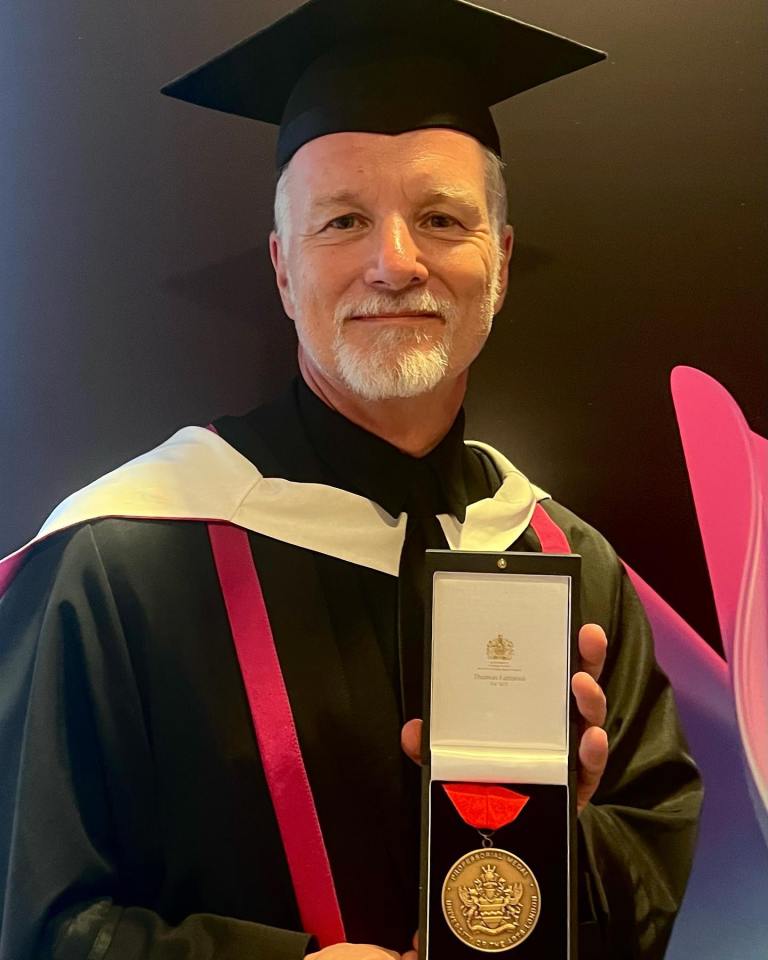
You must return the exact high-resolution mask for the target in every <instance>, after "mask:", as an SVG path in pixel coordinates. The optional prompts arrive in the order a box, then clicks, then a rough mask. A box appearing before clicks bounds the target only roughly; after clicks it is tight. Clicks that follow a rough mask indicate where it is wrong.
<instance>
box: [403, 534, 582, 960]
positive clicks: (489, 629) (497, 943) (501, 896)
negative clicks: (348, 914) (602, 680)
mask: <svg viewBox="0 0 768 960" xmlns="http://www.w3.org/2000/svg"><path fill="white" fill-rule="evenodd" d="M580 565H581V558H580V557H578V556H575V555H553V554H538V553H478V552H472V551H454V550H428V551H427V554H426V568H427V578H428V589H427V601H428V602H427V605H426V620H425V692H424V733H423V740H422V753H423V761H424V766H423V786H422V841H421V920H420V925H419V929H420V942H419V951H420V957H421V960H472V958H474V960H477V958H478V955H479V954H480V953H508V954H509V955H510V957H513V958H514V960H575V958H576V935H575V931H576V917H577V912H578V911H577V904H576V876H577V873H576V758H577V747H578V732H577V713H576V708H575V704H574V702H573V698H572V696H571V690H570V686H571V676H572V674H573V672H575V671H576V670H577V669H578V648H577V636H578V628H579V626H580V623H579V613H578V596H579V574H580Z"/></svg>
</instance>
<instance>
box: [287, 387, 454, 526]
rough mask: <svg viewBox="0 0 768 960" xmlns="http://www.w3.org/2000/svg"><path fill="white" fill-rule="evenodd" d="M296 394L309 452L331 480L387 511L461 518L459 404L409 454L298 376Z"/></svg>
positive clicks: (397, 514) (394, 513)
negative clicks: (427, 444) (419, 449)
mask: <svg viewBox="0 0 768 960" xmlns="http://www.w3.org/2000/svg"><path fill="white" fill-rule="evenodd" d="M296 395H297V400H298V405H299V416H300V418H301V421H302V423H303V424H304V427H305V429H306V431H307V435H308V437H309V440H310V442H311V443H312V445H313V447H314V450H315V454H316V455H317V456H318V457H319V459H320V460H322V461H323V463H324V465H325V467H326V468H327V469H328V470H329V472H330V473H331V475H332V476H333V480H334V483H335V484H336V485H337V486H340V487H343V488H344V489H347V490H349V491H350V492H352V493H357V494H359V495H360V496H364V497H367V498H368V499H369V500H373V501H374V502H376V503H378V504H379V505H380V506H382V507H383V508H384V509H385V510H386V511H387V513H389V514H390V515H391V516H393V517H397V516H399V514H400V513H403V512H406V513H411V514H416V515H421V516H427V515H432V516H434V515H435V514H437V513H449V514H453V515H454V516H455V517H457V518H458V519H459V520H460V521H463V520H464V516H465V514H466V508H467V503H468V499H467V483H466V478H465V470H466V469H467V467H468V466H469V465H468V464H467V459H468V455H470V456H471V454H469V451H467V450H466V448H465V446H464V411H463V410H461V411H459V414H458V416H457V417H456V419H455V421H454V422H453V424H452V426H451V428H450V430H449V431H448V433H447V434H446V435H445V436H444V437H443V439H442V440H441V441H440V443H439V444H438V445H437V446H436V447H435V448H434V449H433V450H431V451H430V452H429V453H428V454H426V455H425V456H423V457H412V456H410V454H407V453H403V452H402V451H401V450H398V449H397V447H395V446H393V445H392V444H391V443H387V441H386V440H382V439H381V437H377V436H375V434H372V433H369V432H368V431H367V430H364V429H363V428H362V427H359V426H357V425H356V424H354V423H352V422H351V421H350V420H347V419H346V417H343V416H342V415H341V414H340V413H337V412H336V411H335V410H332V409H331V408H330V407H328V406H327V405H326V404H325V403H324V402H323V401H322V400H321V399H320V398H319V397H317V396H316V395H315V394H314V393H313V392H312V391H311V390H310V389H309V387H308V386H307V385H306V384H305V383H304V381H303V380H299V381H298V383H297V389H296Z"/></svg>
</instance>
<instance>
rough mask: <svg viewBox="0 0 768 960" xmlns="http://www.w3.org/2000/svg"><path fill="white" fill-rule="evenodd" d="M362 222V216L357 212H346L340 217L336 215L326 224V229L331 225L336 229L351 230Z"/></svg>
mask: <svg viewBox="0 0 768 960" xmlns="http://www.w3.org/2000/svg"><path fill="white" fill-rule="evenodd" d="M359 223H360V217H359V216H358V215H357V214H356V213H345V214H343V215H342V216H340V217H334V218H333V220H331V221H329V222H328V224H327V225H326V229H327V228H328V227H331V228H332V229H334V230H351V229H352V228H353V227H355V226H357V225H358V224H359Z"/></svg>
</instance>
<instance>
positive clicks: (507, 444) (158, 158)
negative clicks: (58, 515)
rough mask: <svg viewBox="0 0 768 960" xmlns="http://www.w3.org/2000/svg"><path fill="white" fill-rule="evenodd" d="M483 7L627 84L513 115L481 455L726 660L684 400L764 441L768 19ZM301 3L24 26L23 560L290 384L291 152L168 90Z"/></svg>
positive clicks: (663, 10) (84, 4)
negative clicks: (490, 450)
mask: <svg viewBox="0 0 768 960" xmlns="http://www.w3.org/2000/svg"><path fill="white" fill-rule="evenodd" d="M487 2H488V5H490V6H494V7H495V8H497V9H499V10H504V11H505V12H507V13H510V14H511V15H514V16H519V17H520V18H521V19H523V20H530V21H532V22H535V23H538V24H540V25H542V26H545V27H548V28H550V29H553V30H555V31H557V32H561V33H564V34H566V35H569V36H573V37H574V38H575V39H579V40H582V41H584V42H587V43H591V44H593V45H595V46H598V47H602V48H604V49H606V50H608V51H609V52H610V58H609V60H608V61H607V62H606V63H604V64H601V65H598V66H596V67H592V68H590V69H589V70H586V71H583V72H582V73H580V74H577V75H575V76H573V77H570V78H565V79H563V80H560V81H557V82H555V83H552V84H550V85H548V86H546V87H543V88H541V89H538V90H534V91H531V92H529V93H527V94H525V95H523V96H521V97H519V98H518V99H517V100H516V101H511V102H509V103H507V104H505V105H503V106H502V107H500V108H498V110H497V120H498V124H499V127H500V130H501V133H502V139H503V145H504V149H505V152H506V157H507V159H508V161H509V169H508V174H509V177H508V179H509V183H510V193H511V209H512V221H513V222H514V224H515V226H516V229H517V236H518V247H517V255H516V257H515V261H514V265H513V270H512V285H511V291H510V296H509V299H508V303H507V306H506V307H505V309H504V311H503V313H502V315H501V316H500V318H499V320H498V322H497V326H496V329H495V331H494V333H493V335H492V339H491V344H490V346H489V348H488V349H487V350H486V352H485V354H484V355H483V357H482V358H481V359H480V361H479V362H478V364H477V367H476V370H475V373H474V375H473V380H472V387H471V394H470V397H469V400H468V413H469V423H470V435H473V436H477V437H479V438H482V439H486V440H488V441H490V442H492V443H495V444H496V445H498V446H499V447H501V448H502V449H503V450H504V451H505V452H506V453H507V455H508V456H509V457H510V458H511V459H512V460H513V461H514V462H515V463H517V464H518V465H519V466H520V467H521V468H522V469H524V470H525V471H526V472H527V473H528V474H529V475H530V476H531V477H532V478H533V479H534V480H535V481H536V482H538V483H539V484H540V485H542V486H544V487H545V488H547V489H549V490H550V491H551V492H552V493H553V494H554V495H555V496H556V497H557V498H558V499H560V500H561V501H563V502H564V503H566V504H567V505H569V506H571V507H572V508H573V509H575V510H576V511H577V512H579V513H581V514H582V515H583V516H585V517H586V518H588V519H589V520H591V521H592V522H593V523H594V524H595V525H596V526H598V527H599V528H600V529H601V530H603V532H605V533H606V534H607V535H608V536H609V538H610V539H611V540H612V541H613V542H614V544H615V545H616V546H617V548H618V549H619V551H620V553H621V554H622V555H623V556H624V557H625V558H626V559H627V560H628V561H629V562H630V563H631V564H632V565H633V566H634V567H635V568H636V569H637V570H638V571H639V572H640V573H641V574H642V575H643V576H644V577H645V578H646V579H647V580H649V581H650V582H651V583H652V584H653V586H654V587H655V588H656V589H657V590H658V591H659V592H660V593H661V594H662V595H663V596H665V597H666V598H667V599H668V600H669V601H670V602H671V603H672V604H673V605H674V606H675V607H676V608H677V609H678V610H679V611H680V612H681V613H682V614H683V616H685V617H686V618H687V619H688V620H689V621H690V622H691V623H692V625H693V626H694V627H696V628H697V629H698V630H699V631H700V632H702V633H703V635H704V636H705V637H706V638H707V639H708V640H709V641H710V642H712V643H714V644H715V645H717V644H718V642H719V641H718V636H717V628H716V622H715V618H714V612H713V607H712V602H711V599H710V596H709V589H708V583H707V575H706V569H705V566H704V561H703V555H702V552H701V547H700V541H699V536H698V532H697V526H696V521H695V516H694V512H693V507H692V501H691V498H690V494H689V491H688V485H687V481H686V476H685V469H684V463H683V459H682V453H681V449H680V446H679V442H678V439H677V433H676V427H675V422H674V414H673V409H672V403H671V399H670V395H669V389H668V379H669V372H670V370H671V368H672V367H673V366H674V365H675V364H679V363H685V364H689V365H693V366H698V367H700V368H702V369H704V370H705V371H707V372H708V373H710V374H712V375H713V376H714V377H716V378H717V379H718V380H720V381H721V382H722V383H723V384H724V385H725V386H726V387H727V388H728V389H729V390H730V391H731V392H732V393H733V394H734V396H735V397H736V398H737V400H738V401H739V403H740V404H741V406H742V408H743V409H744V411H745V413H746V415H747V417H748V419H749V420H750V422H751V425H752V427H753V429H755V430H756V431H758V432H760V433H762V434H763V435H765V434H766V433H768V416H767V415H766V403H765V400H766V394H765V387H764V383H765V381H766V374H767V373H768V361H767V360H766V356H767V355H768V351H767V350H766V347H767V346H768V343H767V338H766V334H765V304H766V272H765V269H764V262H763V261H764V258H765V254H766V249H767V248H768V247H767V245H766V227H765V223H766V208H767V207H768V203H767V202H766V201H767V199H768V198H767V197H766V184H767V183H768V178H766V176H765V174H766V157H767V156H768V144H767V143H766V128H765V125H764V123H763V122H762V117H763V113H764V108H765V100H766V97H765V86H764V82H763V79H762V77H763V74H764V69H765V50H766V29H765V26H766V24H765V20H766V8H765V5H764V4H763V3H762V0H729V2H728V3H724V2H723V0H695V2H694V0H613V2H608V0H589V2H584V3H573V2H566V0H515V2H504V0H487ZM293 5H294V4H293V2H292V0H280V2H277V0H252V2H244V0H239V2H237V0H223V2H222V0H218V2H212V0H163V2H162V3H156V2H151V0H143V2H139V0H134V2H132V3H130V4H126V3H119V2H117V0H26V2H25V3H24V4H20V3H17V4H3V5H0V130H1V131H2V135H1V136H0V295H1V296H2V315H1V316H0V364H1V367H0V412H1V413H2V416H0V462H2V467H1V468H0V483H2V504H3V509H2V515H1V516H0V553H3V552H5V551H8V550H11V549H13V548H14V547H16V546H18V545H19V544H20V543H21V542H23V541H24V540H25V539H27V538H28V537H29V536H31V535H32V533H33V532H34V530H35V529H36V528H37V526H38V525H39V523H40V522H41V521H42V519H43V518H44V516H45V515H46V514H47V512H48V511H49V509H50V508H51V507H52V506H53V504H54V503H55V502H56V501H57V500H59V499H60V498H61V497H63V496H64V495H65V494H66V493H68V492H69V491H71V490H72V489H74V488H76V487H78V486H81V485H83V484H84V483H86V482H87V481H88V480H90V479H92V478H93V477H95V476H96V475H98V474H99V473H102V472H103V471H104V470H106V469H108V468H111V467H113V466H115V465H116V464H118V463H120V462H121V461H123V460H125V459H127V458H128V457H130V456H132V455H134V454H136V453H138V452H140V451H142V450H144V449H146V448H147V447H149V446H150V445H153V444H155V443H157V442H159V441H160V440H162V439H164V438H165V437H166V436H167V435H169V434H170V433H172V432H173V431H174V430H175V429H176V428H177V427H178V426H179V425H182V424H185V423H194V422H199V423H202V422H206V421H207V420H208V419H210V418H211V417H213V416H216V415H218V414H221V413H223V412H233V413H234V412H241V411H244V410H246V409H247V408H249V407H250V406H253V405H255V404H256V403H257V402H258V401H260V400H261V399H262V398H264V397H265V396H267V395H268V394H269V393H270V392H273V391H274V390H275V389H277V388H278V387H279V386H280V384H281V383H282V382H284V381H285V380H286V378H287V377H289V376H290V375H291V373H292V371H293V369H294V362H293V349H294V347H293V344H294V341H293V334H292V331H291V329H290V325H289V322H288V321H287V320H286V319H285V318H284V317H283V315H282V313H281V311H280V308H279V304H278V300H277V297H276V295H275V293H274V290H273V284H272V279H271V270H270V267H269V262H268V256H267V248H266V235H267V232H268V230H269V227H270V222H271V187H272V180H273V172H272V171H273V166H272V155H273V149H274V137H275V135H274V131H273V130H271V129H270V128H268V127H266V126H262V125H260V124H256V123H253V122H248V121H244V120H240V119H236V118H231V117H227V116H225V115H221V114H216V113H213V112H210V111H205V110H200V109H197V108H193V107H191V106H188V105H186V104H180V103H177V102H174V101H170V100H167V99H166V98H163V97H161V96H160V95H159V94H158V92H157V91H158V88H159V87H160V86H161V85H162V83H164V82H165V81H167V80H168V79H170V78H172V77H174V76H176V75H177V74H180V73H182V72H184V71H186V70H187V69H189V68H190V67H192V66H195V65H196V64H198V63H199V62H202V61H203V60H204V59H206V58H207V57H209V56H211V55H213V54H215V53H218V52H219V51H220V50H222V49H224V48H225V47H227V46H228V45H230V44H232V43H234V42H236V41H237V40H239V39H240V38H241V37H243V36H245V35H247V34H249V33H251V32H254V31H255V30H256V29H258V28H259V27H261V26H262V25H264V24H266V23H267V22H269V21H270V20H272V19H273V18H274V17H275V16H276V15H278V14H280V13H283V12H286V11H287V10H288V9H290V8H291V7H292V6H293ZM726 508H727V505H726Z"/></svg>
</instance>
